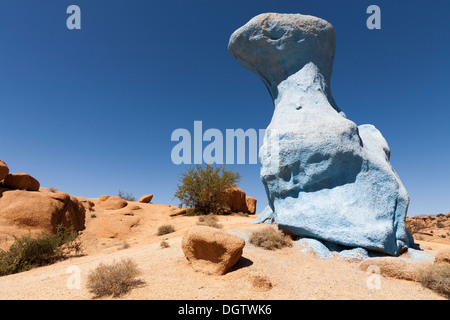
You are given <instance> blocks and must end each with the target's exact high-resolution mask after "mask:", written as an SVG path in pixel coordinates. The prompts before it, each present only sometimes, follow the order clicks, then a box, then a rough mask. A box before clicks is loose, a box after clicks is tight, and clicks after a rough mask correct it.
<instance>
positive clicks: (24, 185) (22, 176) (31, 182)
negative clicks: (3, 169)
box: [3, 173, 40, 191]
mask: <svg viewBox="0 0 450 320" xmlns="http://www.w3.org/2000/svg"><path fill="white" fill-rule="evenodd" d="M3 184H4V185H5V187H8V188H11V189H19V190H27V191H39V187H40V184H39V181H37V180H36V179H35V178H33V177H32V176H30V175H29V174H28V173H11V174H8V175H7V176H6V178H5V180H4V181H3Z"/></svg>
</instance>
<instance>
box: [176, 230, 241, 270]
mask: <svg viewBox="0 0 450 320" xmlns="http://www.w3.org/2000/svg"><path fill="white" fill-rule="evenodd" d="M244 246H245V241H244V240H243V239H241V238H239V237H237V236H234V235H232V234H229V233H227V232H225V231H222V230H219V229H216V228H211V227H206V226H195V227H191V228H190V229H189V230H188V231H187V233H186V234H185V235H184V237H183V240H182V249H183V252H184V255H185V256H186V258H187V259H188V260H189V262H190V263H191V265H192V267H193V268H194V269H195V270H196V271H199V272H203V273H206V274H213V275H224V274H225V273H226V272H227V271H228V270H229V269H230V268H231V267H232V266H233V265H235V264H236V263H237V262H238V260H239V258H240V257H241V256H242V251H243V249H244Z"/></svg>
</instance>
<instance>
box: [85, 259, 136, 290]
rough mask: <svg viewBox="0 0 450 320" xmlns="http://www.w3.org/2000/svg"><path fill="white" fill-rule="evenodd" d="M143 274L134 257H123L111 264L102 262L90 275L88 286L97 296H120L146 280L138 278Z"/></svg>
mask: <svg viewBox="0 0 450 320" xmlns="http://www.w3.org/2000/svg"><path fill="white" fill-rule="evenodd" d="M141 274H142V271H141V270H140V269H139V268H138V266H137V264H136V262H134V261H133V260H132V259H129V258H128V259H122V260H121V261H119V262H115V261H114V262H113V263H111V264H103V263H100V264H99V265H98V267H97V268H96V269H95V270H93V271H91V273H90V274H89V275H88V280H87V288H88V290H89V292H91V293H92V294H94V295H95V298H101V297H104V296H113V297H120V296H121V295H123V294H125V293H127V292H129V291H130V290H131V289H132V288H134V287H137V286H139V285H142V284H143V283H144V282H143V281H142V280H139V279H137V277H139V276H140V275H141Z"/></svg>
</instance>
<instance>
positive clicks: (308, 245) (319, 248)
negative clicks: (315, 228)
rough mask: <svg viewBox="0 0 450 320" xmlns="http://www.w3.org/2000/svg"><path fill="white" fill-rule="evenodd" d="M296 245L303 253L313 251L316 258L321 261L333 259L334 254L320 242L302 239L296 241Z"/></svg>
mask: <svg viewBox="0 0 450 320" xmlns="http://www.w3.org/2000/svg"><path fill="white" fill-rule="evenodd" d="M295 245H296V246H299V247H300V248H303V249H302V250H301V251H302V252H308V251H312V252H313V253H314V254H315V255H316V257H318V258H321V259H331V258H333V254H332V253H331V251H330V250H329V249H328V248H327V247H326V246H325V245H324V244H323V243H322V242H320V241H319V240H316V239H312V238H302V239H300V240H297V241H295Z"/></svg>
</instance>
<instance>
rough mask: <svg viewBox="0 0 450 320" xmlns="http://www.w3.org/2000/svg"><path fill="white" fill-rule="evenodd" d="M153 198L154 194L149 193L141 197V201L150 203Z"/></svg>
mask: <svg viewBox="0 0 450 320" xmlns="http://www.w3.org/2000/svg"><path fill="white" fill-rule="evenodd" d="M152 199H153V195H152V194H147V195H145V196H142V197H141V198H140V199H139V202H141V203H150V201H152Z"/></svg>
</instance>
